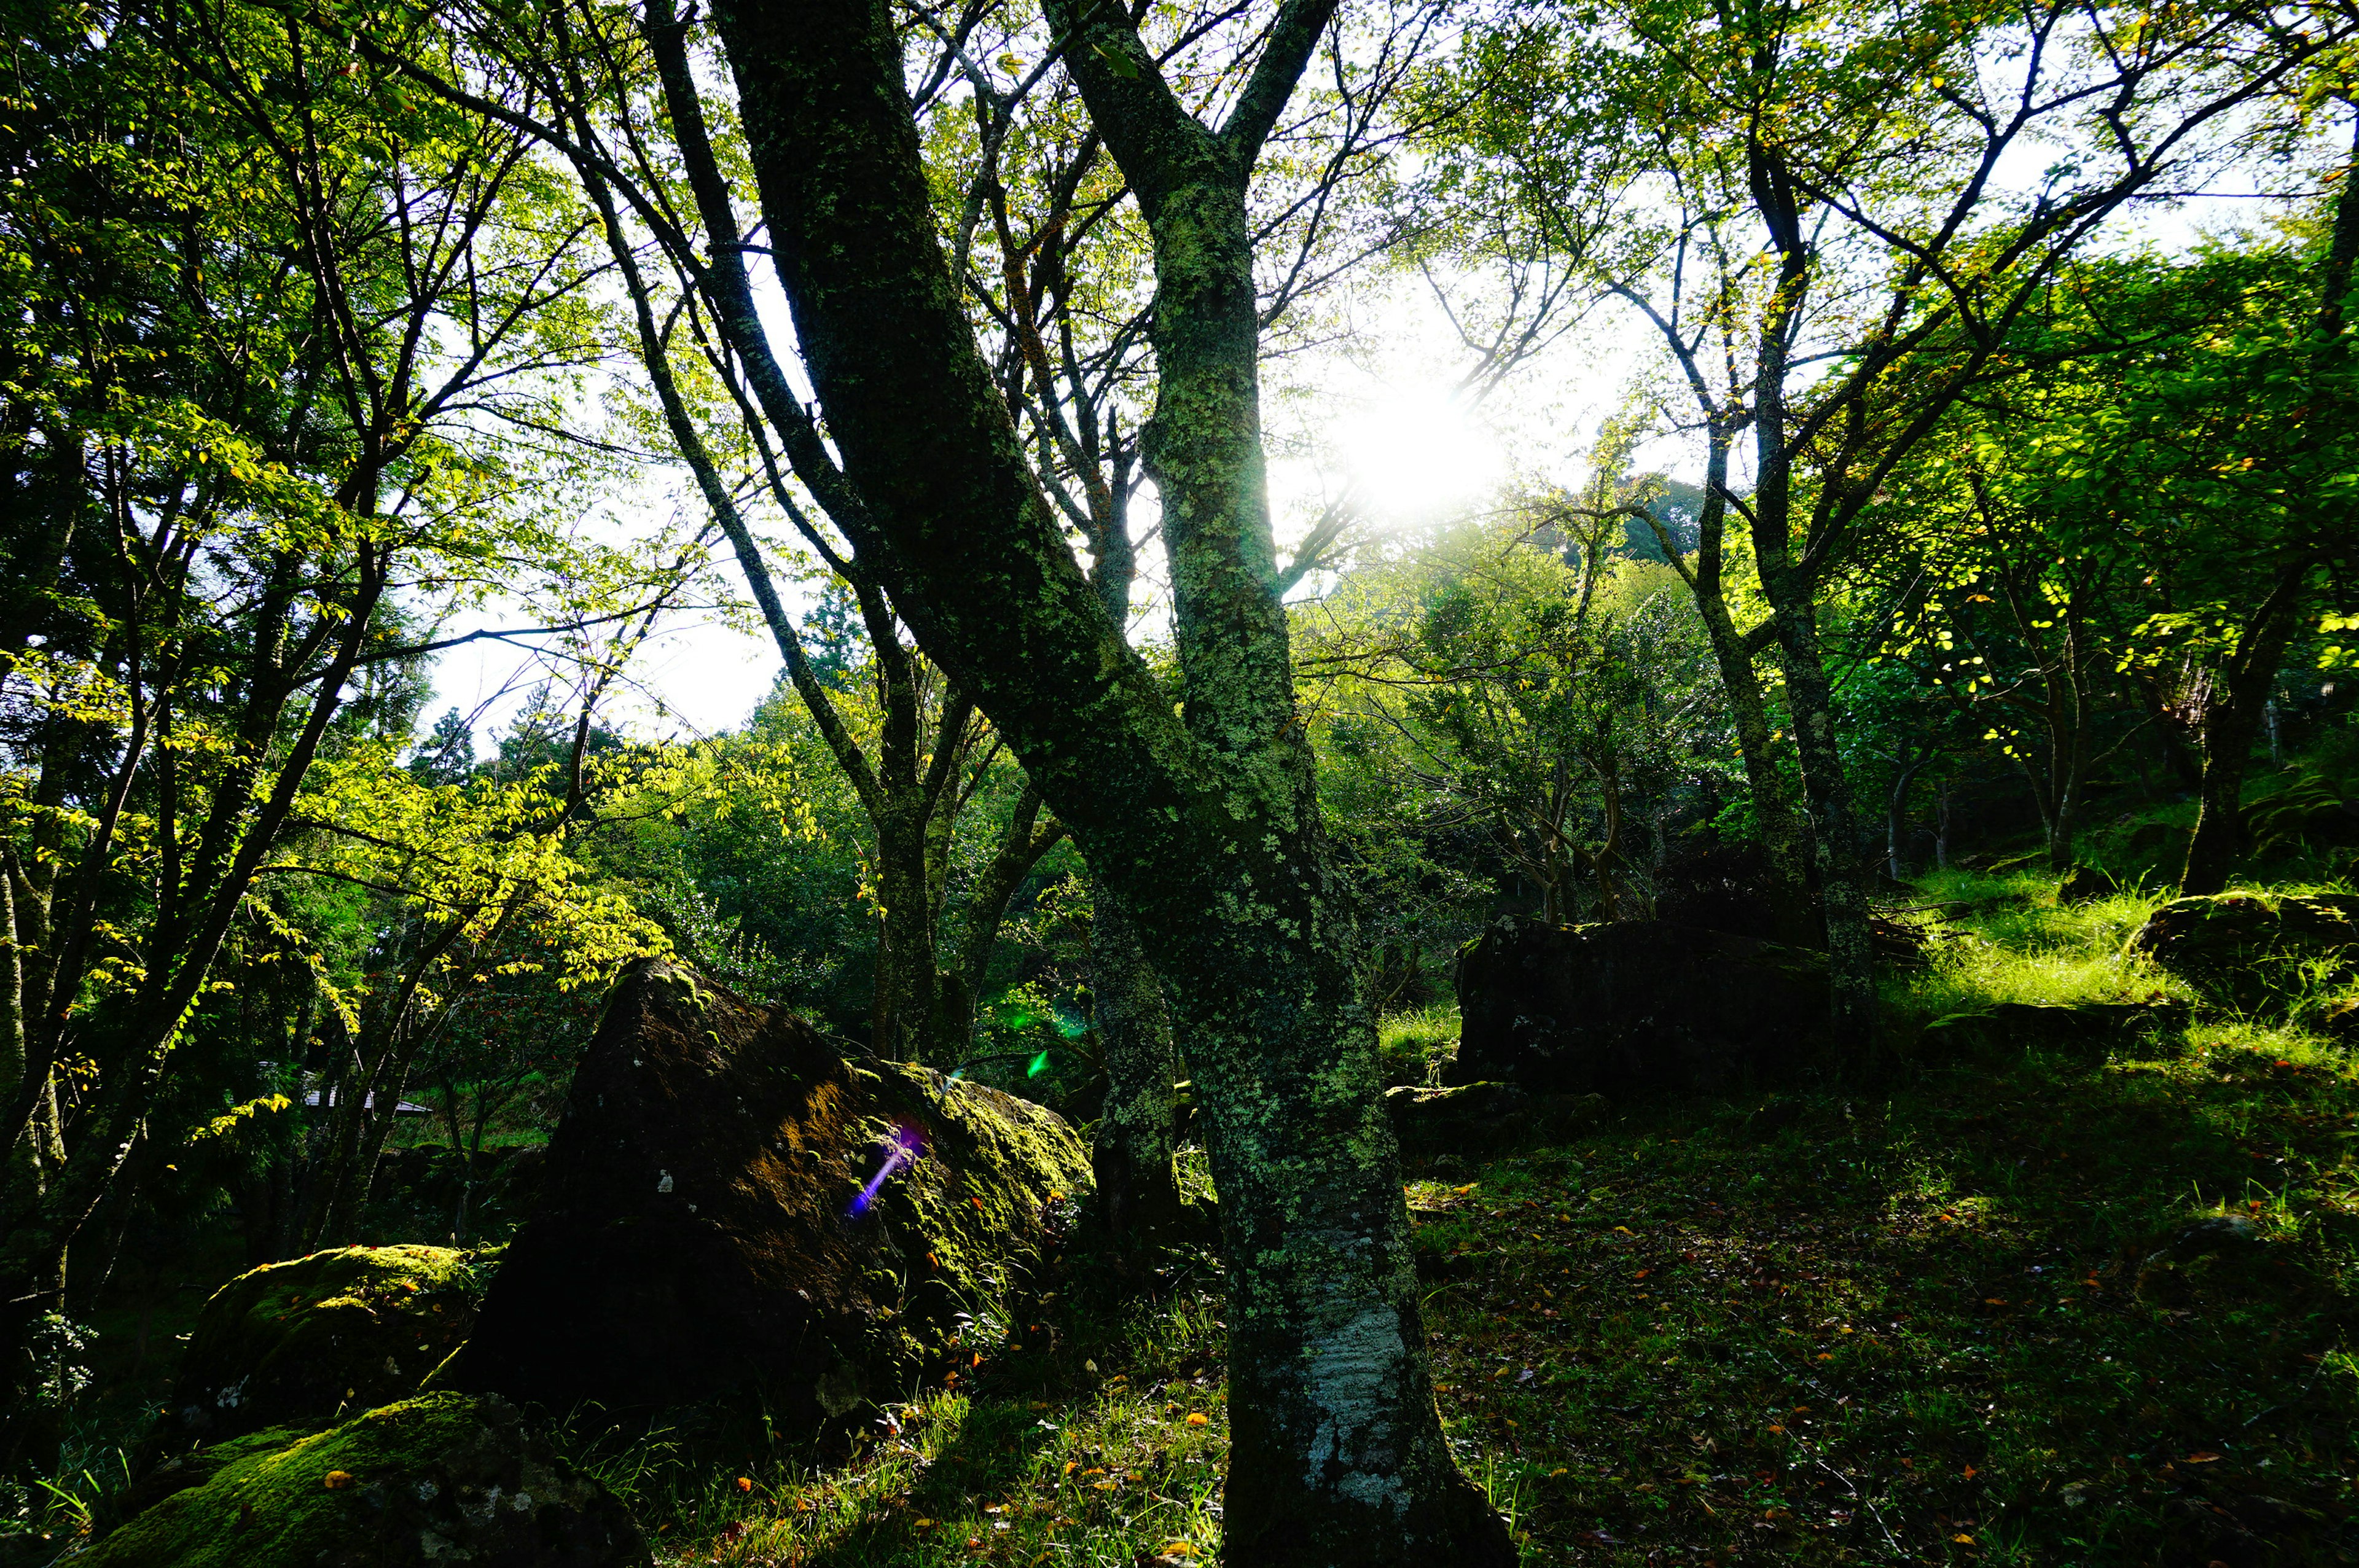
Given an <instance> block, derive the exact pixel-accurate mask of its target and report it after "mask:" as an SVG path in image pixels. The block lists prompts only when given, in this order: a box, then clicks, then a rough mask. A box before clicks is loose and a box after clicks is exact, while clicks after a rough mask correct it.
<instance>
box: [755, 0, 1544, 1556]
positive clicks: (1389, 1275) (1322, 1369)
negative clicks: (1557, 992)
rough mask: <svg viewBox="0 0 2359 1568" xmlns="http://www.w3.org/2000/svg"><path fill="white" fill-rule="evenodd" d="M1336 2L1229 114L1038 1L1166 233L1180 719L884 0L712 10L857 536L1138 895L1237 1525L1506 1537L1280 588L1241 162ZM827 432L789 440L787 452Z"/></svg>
mask: <svg viewBox="0 0 2359 1568" xmlns="http://www.w3.org/2000/svg"><path fill="white" fill-rule="evenodd" d="M1328 15H1329V7H1327V6H1325V5H1310V6H1299V5H1297V6H1289V7H1288V8H1287V10H1285V11H1284V12H1282V13H1281V14H1280V16H1279V17H1278V19H1277V21H1276V22H1275V23H1274V24H1273V26H1272V28H1271V29H1270V32H1269V34H1268V39H1269V41H1268V42H1267V43H1266V46H1265V49H1266V52H1265V56H1264V59H1263V61H1262V63H1261V66H1260V67H1259V68H1258V69H1256V72H1255V76H1254V79H1253V81H1252V82H1251V83H1250V84H1249V86H1248V87H1247V89H1246V91H1245V92H1244V93H1243V94H1242V95H1241V97H1240V99H1239V102H1238V107H1237V109H1236V110H1235V111H1234V117H1233V119H1232V121H1231V124H1230V126H1229V127H1228V128H1226V129H1224V130H1223V132H1221V133H1217V134H1216V133H1212V132H1210V131H1208V130H1206V129H1205V128H1204V127H1202V126H1201V124H1198V123H1196V122H1195V121H1194V120H1193V119H1192V118H1191V117H1190V116H1189V115H1188V114H1186V112H1185V111H1184V110H1183V109H1181V108H1180V105H1179V103H1177V101H1176V100H1175V99H1173V97H1172V96H1171V94H1170V92H1169V88H1168V87H1167V86H1166V85H1165V84H1164V82H1163V81H1162V78H1161V75H1160V72H1159V70H1158V66H1157V64H1156V62H1155V60H1154V59H1152V57H1150V56H1149V55H1148V54H1147V51H1146V50H1145V49H1144V48H1143V46H1141V44H1140V43H1139V41H1138V39H1137V37H1136V33H1135V32H1134V31H1132V29H1131V28H1130V27H1129V26H1128V24H1127V21H1126V19H1125V18H1126V13H1122V12H1117V11H1112V10H1103V11H1094V12H1092V13H1091V14H1089V15H1088V16H1075V15H1072V14H1071V13H1070V12H1063V11H1060V10H1059V9H1058V8H1057V7H1055V6H1052V7H1051V19H1052V21H1053V22H1055V23H1056V24H1057V25H1058V26H1059V27H1060V31H1062V32H1063V33H1065V34H1066V35H1067V37H1068V40H1069V41H1068V44H1067V50H1066V58H1067V59H1068V60H1069V61H1070V62H1071V63H1072V65H1073V68H1074V70H1076V72H1077V74H1078V75H1079V76H1080V77H1081V80H1082V86H1083V91H1084V93H1085V96H1086V97H1087V98H1088V100H1089V104H1090V110H1091V115H1092V118H1093V121H1094V122H1095V123H1096V124H1097V126H1098V128H1099V130H1100V131H1101V133H1102V134H1104V135H1106V136H1107V139H1108V142H1109V145H1110V146H1113V147H1114V151H1115V155H1116V157H1117V158H1118V159H1119V160H1120V161H1121V163H1122V165H1123V172H1124V174H1125V177H1126V178H1128V179H1129V181H1130V182H1131V185H1132V188H1133V189H1136V191H1138V193H1139V198H1140V201H1141V205H1142V208H1143V210H1144V211H1145V212H1146V214H1147V221H1148V223H1149V226H1150V228H1151V230H1152V231H1153V233H1154V237H1155V240H1156V263H1157V284H1158V303H1157V308H1156V311H1155V318H1154V335H1155V342H1156V348H1157V351H1158V363H1159V373H1160V383H1159V386H1158V405H1157V410H1156V416H1155V420H1154V425H1153V427H1152V430H1151V433H1150V438H1149V439H1148V443H1147V445H1148V449H1149V455H1150V460H1151V462H1152V465H1153V468H1152V471H1153V473H1154V475H1155V477H1156V479H1157V481H1158V490H1159V491H1160V492H1161V494H1162V499H1163V507H1164V513H1163V516H1164V532H1165V539H1166V543H1167V546H1168V548H1169V556H1170V559H1171V573H1172V589H1173V624H1174V630H1175V633H1176V641H1177V643H1178V649H1179V654H1180V663H1181V665H1182V668H1183V670H1184V671H1185V677H1186V683H1187V702H1186V708H1185V718H1184V719H1182V718H1181V717H1180V713H1179V712H1178V711H1177V705H1175V703H1174V701H1173V697H1172V694H1171V693H1170V692H1169V691H1167V690H1165V689H1164V688H1163V687H1161V686H1160V684H1159V683H1158V681H1157V680H1156V679H1155V677H1154V676H1153V675H1152V674H1151V673H1150V672H1149V671H1148V670H1147V666H1146V665H1145V664H1144V662H1143V661H1141V660H1140V659H1139V658H1138V657H1137V655H1136V654H1135V653H1134V652H1133V651H1132V650H1131V649H1130V648H1129V647H1128V646H1127V644H1126V643H1125V642H1124V640H1123V635H1122V628H1121V627H1119V626H1118V625H1116V624H1115V623H1114V621H1113V619H1112V618H1111V617H1110V616H1109V615H1108V614H1107V613H1106V611H1105V607H1104V605H1103V600H1101V598H1100V596H1099V595H1098V594H1097V593H1096V592H1095V591H1094V590H1093V588H1092V587H1091V585H1090V583H1089V582H1088V580H1087V579H1086V578H1085V577H1084V576H1083V574H1082V570H1081V568H1080V566H1079V565H1078V563H1077V562H1075V560H1074V559H1073V557H1072V554H1071V550H1070V549H1069V548H1068V547H1067V546H1066V544H1065V541H1064V539H1063V537H1062V535H1061V530H1060V527H1059V525H1058V523H1057V520H1056V519H1055V518H1054V517H1053V516H1052V515H1051V514H1049V509H1048V506H1047V503H1045V501H1044V500H1043V499H1042V497H1041V495H1040V492H1039V490H1038V486H1037V484H1036V483H1035V482H1034V481H1033V479H1032V477H1031V474H1030V473H1029V471H1028V469H1027V464H1026V462H1025V460H1024V457H1023V452H1022V449H1021V447H1020V444H1019V441H1018V438H1017V434H1016V429H1015V427H1014V426H1013V424H1012V423H1011V421H1010V420H1009V417H1008V415H1007V411H1006V405H1005V403H1004V402H1003V401H1002V399H1001V398H1000V397H999V395H997V392H996V391H995V387H994V385H993V382H992V379H991V376H990V373H989V371H988V369H987V367H986V366H985V365H984V363H983V362H982V359H981V356H980V355H979V353H978V352H977V350H976V347H975V343H974V340H973V332H972V330H970V328H969V326H968V324H967V321H966V319H965V317H964V313H963V310H962V306H961V303H960V299H959V295H958V286H957V284H956V282H955V280H954V279H952V278H951V276H950V271H949V267H948V265H947V264H946V259H945V257H944V255H943V254H942V251H941V247H940V241H939V238H938V232H937V228H936V224H935V222H934V215H933V211H932V205H931V194H930V191H929V186H928V183H927V179H926V174H925V170H924V168H923V165H922V161H921V157H920V152H919V139H918V134H917V128H916V125H915V124H914V123H913V121H912V119H911V117H910V114H909V108H908V98H907V95H906V92H905V90H904V87H903V81H902V73H901V51H900V46H899V41H898V38H897V34H896V31H895V28H894V24H893V17H892V15H891V12H890V11H889V9H888V8H887V7H886V6H885V5H883V4H881V3H879V0H799V3H798V4H794V5H783V4H777V3H776V0H764V3H759V4H752V3H747V0H736V3H734V4H731V5H724V6H723V7H721V8H720V10H719V12H718V17H719V20H720V24H721V30H722V36H723V40H724V43H725V46H726V49H727V51H728V56H729V64H730V67H731V69H732V70H733V72H734V77H735V80H736V83H737V88H738V95H739V101H740V104H741V108H742V112H743V117H744V124H745V135H746V139H747V144H748V148H749V151H750V154H751V161H752V165H753V168H754V170H755V172H756V176H757V178H758V179H759V181H760V186H761V192H762V199H763V204H764V207H765V210H766V216H767V217H768V219H769V240H770V243H771V245H772V249H773V255H774V257H775V260H776V264H777V268H778V272H779V276H780V279H781V281H782V282H783V284H784V285H785V291H786V295H787V298H788V304H789V306H790V308H791V309H792V312H793V319H794V322H795V327H796V330H797V334H798V337H799V343H800V347H801V349H802V351H803V356H804V362H805V363H806V364H807V365H808V366H809V367H810V375H811V382H812V384H813V386H814V387H815V388H816V390H817V391H818V394H819V397H820V402H821V407H822V408H823V410H824V412H825V415H826V419H827V428H828V434H829V436H830V437H831V438H832V440H833V442H834V444H835V448H836V449H837V450H838V451H839V452H841V454H842V457H843V479H845V480H847V481H849V483H850V485H851V487H852V488H853V490H854V491H856V492H857V494H858V496H859V498H860V503H861V510H860V514H859V515H858V516H855V517H854V518H853V519H852V521H853V527H854V529H855V530H856V531H857V532H856V535H855V540H854V542H855V544H856V545H857V546H859V547H860V548H861V549H862V551H863V553H864V556H868V557H873V558H875V560H876V561H877V562H878V565H879V569H880V573H881V575H882V576H883V577H884V578H885V579H886V583H887V586H888V587H889V588H890V589H891V590H892V592H893V594H894V597H895V600H896V602H897V604H899V605H900V606H902V607H903V609H904V610H905V611H906V612H907V613H908V616H909V618H910V621H911V623H912V624H913V626H914V627H915V628H916V630H917V633H918V635H919V640H920V641H921V642H922V643H924V644H925V646H926V647H927V649H928V651H929V653H931V654H933V656H934V657H935V658H936V659H937V660H938V661H940V663H941V664H942V665H943V666H944V668H945V669H946V670H947V671H948V672H949V673H950V674H951V676H952V678H953V679H955V680H956V681H957V682H958V684H959V687H960V688H961V689H962V690H963V691H966V692H970V693H972V694H973V696H974V697H975V699H976V701H977V702H978V703H979V704H980V705H981V706H982V708H983V709H984V711H985V712H986V713H988V714H990V715H991V717H992V719H993V720H994V722H995V724H996V725H997V726H998V727H999V730H1000V732H1001V733H1002V734H1003V735H1005V736H1006V738H1007V740H1008V742H1009V744H1010V745H1011V746H1012V747H1013V748H1014V749H1015V751H1016V754H1017V756H1018V757H1019V758H1020V759H1021V761H1022V762H1023V763H1024V765H1025V768H1026V771H1027V773H1029V775H1030V776H1031V777H1032V779H1033V780H1034V781H1035V782H1036V783H1037V784H1038V785H1039V787H1040V790H1041V793H1042V795H1044V796H1045V797H1046V798H1047V799H1048V801H1049V804H1050V805H1052V806H1054V807H1055V808H1056V810H1057V813H1058V816H1060V818H1061V819H1062V820H1064V821H1065V822H1066V823H1067V824H1068V825H1069V826H1070V827H1071V828H1072V831H1073V835H1074V838H1075V840H1076V842H1077V844H1078V845H1079V847H1080V848H1081V849H1082V853H1083V854H1084V856H1086V857H1087V859H1088V860H1089V862H1090V865H1091V868H1092V870H1093V872H1094V873H1095V874H1096V875H1098V876H1099V877H1100V878H1101V879H1103V881H1104V882H1105V884H1106V885H1107V886H1108V887H1110V888H1111V889H1112V890H1113V891H1114V892H1115V894H1116V895H1117V896H1118V897H1119V898H1121V899H1122V900H1123V902H1124V903H1125V905H1126V906H1127V907H1128V908H1129V909H1130V910H1131V911H1132V913H1133V914H1134V915H1135V916H1136V920H1137V922H1138V925H1139V927H1140V929H1141V932H1142V934H1143V935H1146V936H1147V937H1148V938H1149V939H1151V940H1152V941H1153V943H1154V945H1155V949H1156V953H1157V958H1158V965H1159V966H1160V967H1161V968H1163V970H1164V972H1165V973H1166V975H1167V976H1169V979H1171V981H1172V995H1173V996H1174V998H1175V999H1176V1000H1178V1001H1179V1003H1180V1007H1181V1008H1182V1010H1183V1012H1182V1022H1183V1024H1184V1025H1185V1027H1186V1028H1187V1030H1188V1040H1189V1060H1190V1066H1191V1068H1192V1069H1193V1072H1194V1075H1195V1076H1196V1079H1197V1081H1198V1083H1199V1084H1200V1086H1201V1088H1202V1091H1203V1099H1204V1103H1205V1105H1206V1107H1207V1116H1206V1119H1207V1122H1208V1125H1209V1130H1210V1143H1211V1152H1212V1163H1213V1176H1214V1181H1215V1182H1216V1184H1218V1186H1219V1188H1220V1191H1221V1196H1222V1203H1221V1211H1222V1215H1221V1217H1222V1227H1223V1239H1224V1242H1225V1247H1226V1252H1227V1256H1228V1258H1229V1259H1230V1260H1231V1270H1232V1272H1231V1289H1230V1297H1229V1303H1228V1322H1229V1368H1230V1372H1229V1375H1230V1387H1231V1403H1230V1412H1231V1434H1232V1447H1231V1454H1230V1466H1229V1485H1228V1492H1227V1496H1226V1502H1225V1508H1226V1512H1225V1518H1224V1533H1225V1535H1226V1539H1227V1541H1228V1552H1229V1554H1230V1558H1231V1560H1232V1561H1233V1562H1239V1563H1271V1564H1294V1563H1303V1564H1310V1563H1319V1564H1372V1565H1373V1564H1378V1563H1383V1564H1408V1563H1417V1564H1425V1563H1465V1564H1478V1565H1486V1568H1487V1565H1492V1564H1496V1565H1499V1568H1505V1565H1506V1564H1508V1563H1513V1562H1514V1561H1515V1549H1514V1547H1513V1545H1512V1543H1511V1542H1510V1541H1508V1539H1507V1535H1506V1528H1505V1526H1504V1524H1503V1523H1502V1522H1501V1521H1500V1520H1499V1519H1497V1517H1496V1516H1495V1515H1494V1514H1493V1513H1492V1512H1491V1511H1490V1509H1489V1508H1488V1506H1487V1505H1486V1504H1485V1502H1484V1498H1483V1496H1482V1494H1481V1492H1480V1491H1479V1490H1478V1489H1476V1488H1475V1487H1473V1485H1472V1484H1471V1483H1469V1482H1468V1481H1467V1480H1466V1479H1465V1478H1464V1477H1463V1476H1461V1475H1460V1474H1459V1473H1458V1471H1457V1469H1456V1466H1455V1465H1453V1463H1452V1462H1451V1455H1450V1452H1449V1447H1448V1444H1447V1443H1446V1442H1445V1441H1444V1439H1443V1437H1442V1433H1441V1429H1440V1420H1439V1417H1438V1415H1437V1412H1436V1411H1435V1407H1434V1394H1433V1386H1432V1381H1431V1377H1430V1368H1429V1364H1428V1362H1427V1359H1426V1355H1425V1346H1424V1331H1423V1325H1422V1322H1421V1319H1420V1316H1419V1291H1418V1285H1417V1279H1416V1273H1415V1270H1414V1267H1413V1265H1412V1261H1411V1257H1410V1251H1409V1247H1408V1216H1407V1213H1406V1211H1405V1208H1404V1206H1403V1204H1402V1198H1401V1187H1400V1174H1399V1166H1398V1162H1397V1151H1396V1148H1395V1144H1394V1141H1393V1137H1392V1132H1391V1129H1390V1126H1389V1123H1388V1122H1387V1120H1386V1117H1385V1113H1384V1108H1383V1106H1382V1103H1381V1100H1380V1098H1379V1094H1378V1080H1377V1076H1376V1071H1375V1029H1374V1026H1373V1022H1372V1020H1371V1019H1370V1017H1369V1015H1368V1013H1367V1011H1366V1010H1365V1008H1364V1006H1363V1005H1362V1003H1361V1000H1360V998H1359V996H1358V995H1357V991H1356V987H1355V984H1354V979H1353V967H1352V965H1351V963H1350V961H1349V959H1350V956H1351V945H1352V943H1353V933H1352V931H1351V929H1350V928H1349V925H1348V924H1347V917H1346V915H1345V914H1344V910H1343V899H1342V897H1341V892H1340V890H1339V889H1338V888H1337V887H1335V886H1334V885H1333V883H1332V877H1331V873H1330V868H1329V865H1328V860H1327V855H1328V851H1327V846H1326V843H1325V838H1324V835H1323V832H1322V830H1321V824H1320V819H1319V815H1318V801H1317V794H1316V788H1315V782H1316V781H1315V779H1314V777H1313V773H1312V769H1311V755H1310V748H1309V744H1308V741H1307V739H1306V737H1305V736H1304V734H1303V730H1302V726H1301V724H1300V722H1299V719H1298V717H1297V715H1296V714H1295V711H1294V708H1293V699H1292V672H1291V670H1290V668H1289V658H1288V644H1287V630H1286V621H1285V615H1284V611H1283V609H1282V607H1281V606H1280V604H1279V602H1278V599H1277V593H1276V592H1275V591H1274V584H1275V579H1276V568H1275V561H1274V559H1273V557H1274V554H1275V552H1274V548H1273V546H1272V543H1271V538H1270V531H1269V524H1268V517H1267V513H1266V499H1265V496H1264V491H1263V482H1262V466H1261V450H1260V432H1259V424H1258V385H1257V376H1258V365H1257V359H1258V342H1257V336H1258V330H1257V321H1256V297H1255V290H1254V283H1253V276H1252V261H1253V253H1252V243H1251V239H1250V231H1249V229H1248V225H1247V222H1246V216H1245V186H1246V175H1247V172H1248V171H1249V170H1250V168H1251V167H1252V164H1253V161H1254V156H1255V154H1256V151H1257V150H1258V147H1259V145H1260V142H1261V139H1262V137H1263V136H1265V135H1266V134H1267V131H1268V129H1269V127H1270V126H1271V125H1272V124H1274V123H1275V122H1276V119H1277V115H1278V114H1279V112H1280V111H1281V110H1282V109H1283V106H1284V103H1285V100H1286V98H1287V96H1288V91H1289V90H1290V88H1291V86H1292V84H1293V81H1295V79H1296V77H1297V76H1299V72H1300V70H1301V68H1302V64H1303V62H1304V61H1305V60H1306V59H1308V57H1309V54H1310V48H1311V46H1312V44H1313V43H1315V41H1316V39H1317V37H1318V34H1319V32H1320V30H1321V27H1323V25H1324V23H1325V21H1326V18H1327V16H1328ZM1093 62H1094V63H1093ZM822 460H823V454H822V453H820V452H818V451H815V450H814V449H813V447H812V445H811V444H810V443H805V444H803V445H802V446H801V447H800V448H799V449H798V450H797V453H796V461H797V463H798V471H800V470H801V468H803V467H805V466H810V467H814V468H816V466H817V465H818V464H819V463H820V462H821V461H822ZM815 477H817V478H819V479H820V481H821V482H822V483H824V482H826V481H827V476H826V474H824V473H818V474H816V475H815ZM807 482H808V480H807Z"/></svg>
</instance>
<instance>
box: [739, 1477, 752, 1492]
mask: <svg viewBox="0 0 2359 1568" xmlns="http://www.w3.org/2000/svg"><path fill="white" fill-rule="evenodd" d="M737 1489H738V1490H739V1491H741V1492H750V1491H752V1490H753V1489H754V1477H752V1476H738V1477H737Z"/></svg>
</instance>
